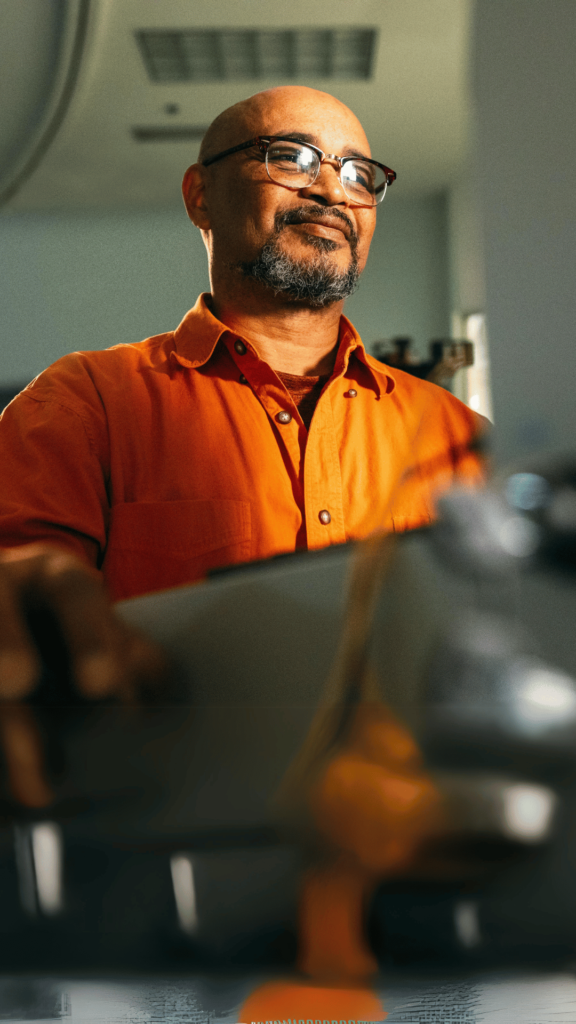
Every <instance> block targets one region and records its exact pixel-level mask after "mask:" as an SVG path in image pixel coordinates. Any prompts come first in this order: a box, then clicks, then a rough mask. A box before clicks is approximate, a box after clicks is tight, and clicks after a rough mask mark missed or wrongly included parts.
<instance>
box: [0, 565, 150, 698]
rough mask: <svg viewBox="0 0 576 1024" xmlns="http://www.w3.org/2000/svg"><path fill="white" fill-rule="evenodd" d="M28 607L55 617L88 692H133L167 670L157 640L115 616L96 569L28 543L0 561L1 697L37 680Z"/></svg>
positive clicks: (25, 690) (76, 676)
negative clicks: (26, 616)
mask: <svg viewBox="0 0 576 1024" xmlns="http://www.w3.org/2000/svg"><path fill="white" fill-rule="evenodd" d="M30 607H34V608H35V609H40V611H42V610H46V611H49V612H50V613H51V615H52V617H53V618H55V620H56V622H57V624H58V628H59V630H60V632H61V634H62V637H63V640H64V643H65V646H66V648H67V651H68V653H69V657H70V664H71V670H72V676H73V680H74V682H75V684H76V686H77V688H78V690H79V692H80V693H81V694H82V695H83V696H85V697H87V698H88V699H90V700H103V699H106V698H116V697H124V698H126V699H135V698H136V697H137V695H138V692H139V688H140V687H144V689H146V688H149V687H151V686H153V685H154V683H155V681H156V680H157V679H158V678H159V677H160V676H161V675H162V673H163V672H165V669H166V666H165V664H164V661H163V659H162V657H161V655H160V653H159V652H158V651H157V650H156V648H155V647H154V646H153V645H152V644H151V643H150V642H148V641H147V640H146V639H145V638H144V637H141V636H140V635H139V634H137V633H136V632H135V631H133V630H132V629H130V628H129V627H128V626H126V625H125V624H124V623H122V622H120V620H119V619H117V618H116V616H115V614H114V611H113V609H112V606H111V604H110V601H109V598H108V595H107V593H106V590H105V587H104V584H103V581H102V578H101V576H100V574H99V573H97V572H96V571H95V570H93V569H91V568H90V567H89V566H87V565H86V564H85V563H84V562H82V561H81V560H80V559H79V558H77V557H76V556H75V555H73V554H70V553H69V552H66V551H64V550H60V549H57V548H53V547H49V546H46V545H30V546H28V547H26V548H19V549H14V550H11V551H8V552H4V555H3V557H2V561H1V563H0V614H1V619H2V625H1V626H0V699H4V700H17V699H21V698H22V697H25V696H27V695H28V694H29V693H30V692H31V691H32V689H33V688H34V685H35V683H36V682H37V681H38V677H39V673H40V665H39V658H38V654H37V652H36V649H35V646H34V642H33V639H32V637H31V636H30V634H29V632H28V630H27V628H26V625H25V613H26V609H27V608H30Z"/></svg>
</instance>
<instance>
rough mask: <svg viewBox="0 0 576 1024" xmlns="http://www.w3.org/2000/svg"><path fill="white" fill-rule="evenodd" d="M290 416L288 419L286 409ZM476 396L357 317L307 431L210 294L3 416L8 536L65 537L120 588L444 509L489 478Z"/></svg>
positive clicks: (64, 367)
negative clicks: (364, 335) (452, 496)
mask: <svg viewBox="0 0 576 1024" xmlns="http://www.w3.org/2000/svg"><path fill="white" fill-rule="evenodd" d="M287 414H289V415H287ZM479 422H480V421H479V419H478V417H476V416H475V414H474V413H473V412H471V410H470V409H468V408H467V407H466V406H464V405H463V404H462V403H461V402H459V401H457V399H455V398H454V397H453V396H452V395H450V394H449V393H448V392H446V391H444V390H442V389H441V388H439V387H437V386H436V385H434V384H430V383H427V382H426V381H421V380H418V379H416V378H414V377H411V376H409V375H408V374H406V373H404V372H403V371H401V370H398V369H396V368H391V367H389V366H383V365H382V364H381V363H379V362H377V361H376V360H375V359H372V358H371V357H370V356H368V355H366V353H365V351H364V348H363V346H362V343H361V341H360V338H359V337H358V334H357V333H356V331H355V330H354V328H353V327H352V325H351V324H350V323H349V321H348V320H346V318H345V317H342V321H341V327H340V342H339V348H338V354H337V358H336V364H335V368H334V372H333V374H332V376H331V378H330V380H329V381H328V383H327V384H326V386H325V388H324V390H323V392H322V395H321V397H320V399H319V402H318V405H317V407H316V410H315V412H314V416H313V419H312V423H311V426H310V430H309V431H307V430H306V428H305V426H304V424H303V422H302V420H301V418H300V415H299V413H298V410H297V409H296V406H295V405H294V404H293V402H292V399H291V397H290V395H289V393H288V391H287V390H286V388H285V387H284V385H283V384H282V383H281V381H280V379H279V377H278V376H277V375H276V374H275V373H274V371H273V370H272V369H271V368H270V366H268V364H267V363H265V362H263V361H262V360H261V359H260V358H259V356H258V354H257V352H256V351H255V349H254V348H253V347H252V345H250V343H249V342H247V341H243V340H241V339H240V338H238V337H237V336H236V335H234V334H233V333H232V332H230V331H229V330H228V329H227V328H226V327H225V326H224V325H223V324H221V323H220V322H219V321H218V320H217V319H216V318H215V317H214V316H213V315H212V313H211V312H210V310H209V308H208V306H207V304H206V297H205V296H201V297H200V299H199V300H198V302H197V303H196V305H195V306H194V308H193V309H192V310H190V312H189V313H188V314H187V315H186V316H185V317H184V320H183V321H182V323H181V324H180V326H179V327H178V328H177V330H176V331H171V332H169V333H167V334H161V335H157V336H156V337H153V338H149V339H148V340H147V341H143V342H140V343H139V344H134V345H116V346H114V347H113V348H109V349H106V350H105V351H97V352H76V353H73V354H71V355H68V356H65V357H64V358H63V359H60V360H58V362H56V363H54V365H53V366H51V367H50V368H49V369H48V370H46V371H45V372H44V373H42V374H40V376H39V377H37V378H36V380H35V381H33V382H32V384H30V385H29V386H28V387H27V388H26V389H25V390H24V391H23V392H22V393H21V394H20V395H19V396H18V397H17V398H15V399H14V401H13V402H12V403H11V404H10V405H9V406H8V407H7V409H6V410H5V411H4V413H3V415H2V418H1V421H0V479H1V480H2V488H1V494H0V544H1V545H2V546H3V547H9V546H13V545H20V544H25V543H28V542H30V541H33V540H42V541H52V542H56V543H58V544H60V545H64V546H65V547H67V548H70V549H72V550H74V551H75V552H77V553H78V554H80V555H82V556H83V557H84V558H85V559H88V561H89V562H90V563H91V564H92V565H96V566H97V567H99V568H101V569H102V571H103V572H104V575H105V578H106V580H107V583H108V587H109V590H110V592H111V594H112V596H113V598H115V599H120V598H124V597H130V596H132V595H135V594H141V593H145V592H149V591H152V590H158V589H162V588H165V587H171V586H175V585H177V584H181V583H188V582H191V581H192V580H196V579H199V578H201V577H203V576H204V575H205V574H206V573H207V571H208V570H209V569H211V568H214V567H216V566H220V565H226V564H230V563H234V562H245V561H248V560H250V559H258V558H266V557H268V556H270V555H275V554H277V553H279V552H285V551H293V550H294V549H295V548H297V547H309V548H321V547H324V546H326V545H329V544H339V543H342V542H343V541H347V540H350V539H354V538H360V537H365V536H366V535H367V534H369V533H371V532H372V531H373V530H377V529H383V528H384V529H392V530H406V529H410V528H413V527H417V526H420V525H423V524H425V523H428V522H429V521H430V519H431V518H432V516H433V514H434V498H435V495H436V493H437V491H438V490H439V489H446V488H447V487H448V486H450V484H451V483H452V482H453V481H454V479H455V478H465V479H466V480H472V481H475V480H479V479H480V477H481V469H480V466H479V462H478V459H477V457H476V456H475V455H474V454H472V453H471V452H470V451H469V450H468V446H469V443H470V441H471V440H472V439H473V438H474V437H475V436H476V435H477V433H478V432H479Z"/></svg>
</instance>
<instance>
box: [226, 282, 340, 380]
mask: <svg viewBox="0 0 576 1024" xmlns="http://www.w3.org/2000/svg"><path fill="white" fill-rule="evenodd" d="M343 305H344V303H343V302H338V303H334V305H331V306H328V307H327V308H325V309H309V308H306V307H302V306H295V304H294V303H291V302H288V301H282V300H281V299H280V300H279V299H278V297H277V296H273V295H272V294H270V297H268V296H265V298H264V301H263V300H262V296H261V295H258V298H256V296H251V295H248V296H246V298H244V296H234V297H233V299H231V298H230V297H228V296H227V297H226V298H225V299H221V297H220V295H218V293H216V294H213V295H212V300H211V306H212V311H213V313H214V315H215V316H216V317H218V319H219V320H220V322H221V323H223V324H226V326H227V327H229V328H230V330H232V331H234V332H235V333H236V334H239V335H240V336H241V337H242V338H245V339H246V340H247V341H250V342H251V343H252V344H253V345H254V348H255V349H256V350H257V351H258V354H259V356H260V358H261V359H263V360H264V361H265V362H266V363H268V364H269V366H271V367H272V369H273V370H279V371H280V372H281V373H291V374H294V375H296V376H302V377H303V376H314V375H323V374H327V373H331V372H332V370H333V369H334V360H335V358H336V350H337V346H338V334H339V328H340V315H341V313H342V306H343Z"/></svg>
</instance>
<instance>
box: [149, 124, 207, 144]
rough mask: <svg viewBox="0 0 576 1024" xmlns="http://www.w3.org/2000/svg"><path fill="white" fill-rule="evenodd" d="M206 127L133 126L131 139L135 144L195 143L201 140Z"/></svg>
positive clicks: (193, 125)
mask: <svg viewBox="0 0 576 1024" xmlns="http://www.w3.org/2000/svg"><path fill="white" fill-rule="evenodd" d="M207 130H208V127H207V125H195V124H192V125H186V124H184V125H135V126H134V128H132V138H133V139H135V140H136V142H195V141H197V140H198V139H203V138H204V136H205V134H206V132H207Z"/></svg>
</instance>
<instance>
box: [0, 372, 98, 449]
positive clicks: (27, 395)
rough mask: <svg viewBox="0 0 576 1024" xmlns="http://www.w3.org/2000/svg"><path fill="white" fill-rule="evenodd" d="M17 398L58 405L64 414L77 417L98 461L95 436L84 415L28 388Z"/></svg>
mask: <svg viewBox="0 0 576 1024" xmlns="http://www.w3.org/2000/svg"><path fill="white" fill-rule="evenodd" d="M16 397H17V398H30V399H31V400H32V401H33V402H38V403H39V404H45V405H48V404H52V405H56V406H58V408H59V409H63V410H64V412H69V413H71V414H72V415H73V416H75V417H76V418H77V419H79V420H80V423H81V424H82V427H83V429H84V433H85V434H86V437H87V439H88V444H89V446H90V451H91V452H92V454H93V455H94V457H95V458H96V459H97V458H98V452H97V449H96V443H95V440H94V436H93V434H92V432H91V430H90V428H89V426H88V424H87V422H86V420H85V419H84V417H83V416H82V414H81V413H80V412H78V410H77V409H74V408H72V406H70V405H65V404H64V403H63V402H59V401H58V399H56V398H52V397H51V396H49V397H46V398H43V397H42V396H41V395H33V394H32V392H31V391H27V389H26V388H25V389H24V391H21V392H20V394H19V395H17V396H16Z"/></svg>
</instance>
